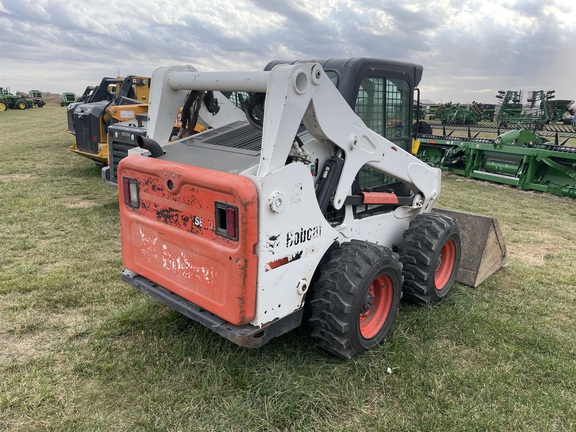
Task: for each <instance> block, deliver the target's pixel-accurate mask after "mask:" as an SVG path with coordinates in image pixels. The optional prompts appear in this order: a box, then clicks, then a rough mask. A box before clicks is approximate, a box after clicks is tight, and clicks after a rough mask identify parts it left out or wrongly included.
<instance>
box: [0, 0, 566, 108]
mask: <svg viewBox="0 0 576 432" xmlns="http://www.w3.org/2000/svg"><path fill="white" fill-rule="evenodd" d="M574 21H576V12H572V11H571V10H568V11H566V10H561V8H560V6H559V4H558V2H552V1H550V0H542V1H530V0H525V1H514V0H492V1H491V2H480V1H477V0H430V1H423V0H414V1H412V2H410V3H402V2H397V1H395V0H315V1H313V2H312V1H310V0H291V1H288V0H275V1H268V0H251V1H250V0H237V1H234V2H230V1H228V0H211V1H209V0H181V1H180V2H177V3H176V2H166V1H152V0H140V1H139V2H138V3H137V4H134V3H132V2H125V1H120V0H108V1H106V2H104V1H95V0H93V1H91V2H86V1H83V0H34V1H32V0H28V1H26V0H0V28H2V29H3V34H2V38H1V39H0V51H1V52H2V65H3V67H2V69H1V71H0V82H2V83H4V85H8V86H10V87H12V88H13V89H17V90H28V89H29V88H43V89H45V90H47V91H53V92H62V91H69V90H72V91H75V92H81V91H82V90H83V88H84V87H85V86H86V85H88V84H95V83H97V82H99V81H100V79H101V78H102V77H103V76H113V75H116V74H117V72H118V69H120V73H121V74H129V73H130V74H143V75H150V74H151V73H152V71H153V70H154V69H155V68H157V67H160V66H168V65H174V64H193V65H194V66H196V67H197V68H198V69H200V70H248V69H256V70H258V69H262V68H263V67H264V66H265V65H266V63H268V62H269V61H270V60H274V59H290V58H299V59H310V58H330V57H355V56H368V57H380V58H388V59H393V60H401V61H409V62H414V63H419V64H422V65H423V66H424V78H423V81H422V83H421V90H422V94H423V97H425V98H427V99H435V100H440V99H442V100H445V101H446V100H453V101H459V102H470V101H471V100H472V99H477V98H476V97H475V96H481V97H483V98H485V99H483V100H482V101H484V102H494V94H495V92H496V91H497V90H498V89H501V88H504V89H505V88H525V89H526V90H531V89H532V88H530V89H529V88H527V86H540V87H542V88H544V89H556V90H557V94H558V95H559V97H560V96H561V97H562V98H567V99H568V98H572V97H573V96H574V95H572V94H570V92H571V91H572V86H571V71H572V70H574V69H575V68H576V61H575V60H573V59H572V56H571V55H569V53H570V52H571V51H572V49H573V46H574V43H573V41H576V31H575V29H573V22H574ZM491 92H492V93H493V94H491Z"/></svg>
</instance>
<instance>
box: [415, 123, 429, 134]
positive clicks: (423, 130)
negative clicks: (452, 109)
mask: <svg viewBox="0 0 576 432" xmlns="http://www.w3.org/2000/svg"><path fill="white" fill-rule="evenodd" d="M417 132H418V133H419V134H424V135H432V126H430V123H427V122H425V121H420V122H419V123H418V130H417Z"/></svg>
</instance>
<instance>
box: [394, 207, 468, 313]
mask: <svg viewBox="0 0 576 432" xmlns="http://www.w3.org/2000/svg"><path fill="white" fill-rule="evenodd" d="M398 253H399V254H400V261H401V262H402V264H403V265H404V270H403V272H402V275H403V276H404V285H403V287H402V289H403V291H404V298H405V299H406V300H408V301H409V302H411V303H415V304H418V305H421V306H428V307H431V306H434V305H435V304H436V303H438V302H440V301H442V300H444V299H445V298H446V297H447V296H448V294H449V293H450V291H451V290H452V286H453V285H454V280H455V279H456V273H458V267H459V265H460V256H461V253H462V246H461V243H460V225H459V224H458V222H457V221H456V220H454V219H452V218H449V217H447V216H444V215H439V214H419V215H418V216H416V217H415V218H414V220H412V222H410V226H409V228H408V229H407V230H406V231H405V232H404V238H403V240H402V243H401V244H400V245H399V247H398Z"/></svg>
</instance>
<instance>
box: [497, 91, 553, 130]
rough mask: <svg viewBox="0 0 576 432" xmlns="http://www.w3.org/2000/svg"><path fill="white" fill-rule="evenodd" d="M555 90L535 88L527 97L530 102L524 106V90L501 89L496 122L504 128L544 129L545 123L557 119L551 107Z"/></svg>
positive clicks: (498, 96) (498, 95)
mask: <svg viewBox="0 0 576 432" xmlns="http://www.w3.org/2000/svg"><path fill="white" fill-rule="evenodd" d="M554 93H555V91H554V90H548V91H544V90H533V91H531V92H529V97H528V98H527V99H526V101H527V102H529V103H530V105H529V107H528V108H526V109H525V108H524V105H523V103H522V97H523V94H522V91H521V90H520V91H516V90H508V91H504V90H499V91H498V94H497V95H496V98H497V99H499V100H500V101H501V102H500V104H499V105H498V107H497V112H496V122H497V123H498V126H499V127H500V128H502V129H510V128H512V129H521V128H523V129H530V130H542V129H544V125H546V124H548V123H550V122H551V121H554V120H555V115H556V114H555V112H554V110H552V109H551V107H550V102H551V100H552V99H553V98H554V97H555V96H554Z"/></svg>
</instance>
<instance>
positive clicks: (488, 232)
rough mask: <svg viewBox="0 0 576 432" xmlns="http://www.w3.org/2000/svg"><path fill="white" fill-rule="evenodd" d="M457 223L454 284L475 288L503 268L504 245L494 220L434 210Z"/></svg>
mask: <svg viewBox="0 0 576 432" xmlns="http://www.w3.org/2000/svg"><path fill="white" fill-rule="evenodd" d="M434 213H440V214H444V215H446V216H449V217H451V218H453V219H456V220H457V221H458V223H460V227H461V233H460V239H461V241H462V257H461V258H460V268H459V270H458V274H457V275H456V282H458V283H461V284H464V285H468V286H471V287H474V288H475V287H477V286H478V285H480V284H481V283H482V282H484V281H485V280H486V278H488V277H489V276H490V275H492V274H493V273H494V272H496V271H497V270H498V269H500V268H502V267H504V266H505V265H506V244H505V243H504V237H503V236H502V231H501V230H500V223H499V222H498V220H497V219H495V218H492V217H489V216H481V215H476V214H472V213H462V212H457V211H452V210H445V209H434Z"/></svg>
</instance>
